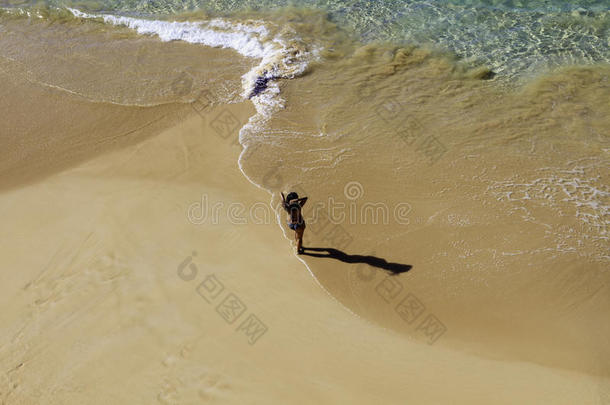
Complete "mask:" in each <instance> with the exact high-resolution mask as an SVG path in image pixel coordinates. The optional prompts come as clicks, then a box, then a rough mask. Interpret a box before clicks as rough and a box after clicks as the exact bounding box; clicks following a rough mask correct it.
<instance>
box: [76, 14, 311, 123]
mask: <svg viewBox="0 0 610 405" xmlns="http://www.w3.org/2000/svg"><path fill="white" fill-rule="evenodd" d="M68 10H69V11H70V12H71V13H72V14H74V16H75V17H78V18H87V19H95V18H101V19H102V20H103V21H104V22H105V23H108V24H113V25H123V26H126V27H128V28H131V29H133V30H136V31H137V32H138V33H139V34H143V35H156V36H158V37H159V38H160V39H161V40H162V41H166V42H168V41H184V42H188V43H192V44H202V45H206V46H210V47H215V48H229V49H233V50H235V51H237V52H238V53H239V54H241V55H243V56H245V57H248V58H254V59H260V62H259V64H258V65H257V66H255V67H254V68H252V69H251V70H250V71H249V72H247V73H246V74H244V75H243V76H242V90H243V91H242V97H244V98H247V97H250V96H251V95H252V94H253V91H254V89H255V87H256V81H257V79H259V78H260V77H264V78H266V79H267V80H268V82H267V88H266V89H265V90H264V91H261V92H260V93H259V94H258V95H257V96H255V97H252V102H253V103H254V105H255V107H256V110H257V112H258V113H259V114H261V117H259V118H261V119H266V118H268V117H269V116H271V114H272V113H273V112H274V111H277V109H278V108H283V107H284V101H283V100H282V99H281V98H280V96H279V87H278V86H277V85H276V84H275V83H273V82H272V80H275V79H278V78H287V79H291V78H294V77H296V76H298V75H300V74H302V73H303V72H304V71H305V69H306V68H307V65H308V62H309V60H310V59H311V57H312V56H313V54H312V53H310V52H308V51H306V50H305V49H304V47H298V46H297V45H289V43H291V44H298V38H294V36H293V37H291V38H283V37H282V34H278V35H276V36H274V37H273V38H270V33H269V30H268V29H267V27H266V26H265V25H264V24H263V22H262V21H257V20H248V21H246V22H232V21H227V20H223V19H220V18H215V19H212V20H209V21H198V22H190V21H160V20H146V19H141V18H133V17H124V16H116V15H111V14H88V13H84V12H82V11H80V10H76V9H73V8H68ZM283 34H284V35H286V34H293V33H286V31H283ZM295 39H296V41H295ZM255 121H256V120H255ZM250 123H251V124H252V120H251V122H250Z"/></svg>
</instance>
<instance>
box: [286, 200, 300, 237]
mask: <svg viewBox="0 0 610 405" xmlns="http://www.w3.org/2000/svg"><path fill="white" fill-rule="evenodd" d="M284 209H285V210H286V211H287V212H288V213H289V214H291V216H292V210H300V209H301V204H299V203H298V202H293V203H290V204H288V203H286V204H284ZM297 212H298V211H297ZM299 217H300V218H299V219H297V222H292V218H291V222H288V227H289V228H290V229H292V230H293V231H296V230H297V229H299V228H304V227H305V221H303V218H301V216H300V215H299Z"/></svg>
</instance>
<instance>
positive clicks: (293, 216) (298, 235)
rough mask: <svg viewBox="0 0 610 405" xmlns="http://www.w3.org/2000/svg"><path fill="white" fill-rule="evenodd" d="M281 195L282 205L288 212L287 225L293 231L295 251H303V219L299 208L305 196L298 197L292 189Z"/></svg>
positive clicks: (305, 200) (304, 200)
mask: <svg viewBox="0 0 610 405" xmlns="http://www.w3.org/2000/svg"><path fill="white" fill-rule="evenodd" d="M280 194H281V195H282V206H283V207H284V209H285V210H286V212H287V213H288V219H289V221H288V227H289V228H290V229H292V230H293V231H294V240H295V242H296V244H297V253H298V254H301V253H303V233H304V232H305V220H304V219H303V215H301V208H302V207H303V205H305V202H307V197H303V198H299V195H298V194H297V193H295V192H294V191H293V192H291V193H288V195H287V196H286V197H284V193H280Z"/></svg>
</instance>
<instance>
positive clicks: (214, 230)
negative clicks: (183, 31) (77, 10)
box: [0, 9, 610, 405]
mask: <svg viewBox="0 0 610 405" xmlns="http://www.w3.org/2000/svg"><path fill="white" fill-rule="evenodd" d="M62 13H63V14H62ZM62 13H60V14H59V16H55V15H54V14H52V13H51V14H52V15H51V17H52V18H51V17H50V18H51V19H50V21H51V22H50V23H47V22H39V21H36V20H34V21H32V20H30V19H29V17H28V19H27V20H23V19H20V18H22V17H19V18H17V17H11V18H5V17H6V16H4V17H3V18H5V19H4V20H0V22H1V23H2V24H0V28H1V29H2V31H0V34H1V35H2V36H0V110H2V111H3V120H2V121H1V122H0V143H1V146H2V148H1V149H0V212H2V223H3V224H2V230H3V235H4V237H3V239H2V244H1V245H0V269H1V271H2V283H1V284H0V324H1V325H2V329H1V333H0V366H1V368H2V372H1V373H0V404H2V405H5V404H6V405H9V404H10V405H13V404H28V405H29V404H51V405H55V404H109V403H112V404H140V403H142V404H154V403H159V404H168V405H169V404H208V403H210V404H211V403H218V404H286V403H288V404H344V403H345V404H346V403H350V404H373V403H381V404H405V403H408V404H412V403H414V404H490V403H493V404H541V403H542V404H544V403H553V404H566V405H567V404H607V403H610V349H609V348H608V345H607V341H608V336H610V324H609V323H608V322H607V319H608V314H609V312H610V294H608V285H609V284H608V281H610V273H609V272H608V268H607V267H608V266H607V263H608V243H607V238H608V236H607V230H608V196H609V195H610V194H609V193H608V180H609V176H610V172H609V171H608V166H607V165H606V163H607V162H608V151H609V149H608V148H607V130H608V128H610V121H609V119H610V114H608V105H609V104H608V101H610V99H609V98H610V93H608V91H607V90H608V81H607V78H608V73H609V70H608V66H607V64H603V63H600V64H593V65H586V66H571V67H567V68H562V69H557V70H554V71H552V72H550V73H548V74H546V75H541V76H540V77H536V78H533V79H530V81H529V82H527V83H526V84H523V85H521V87H518V88H517V89H516V90H515V89H513V88H510V90H506V89H507V88H509V87H508V85H507V84H505V83H504V84H503V82H501V81H490V80H489V79H490V77H491V75H490V70H489V69H487V70H486V69H482V68H475V69H472V68H468V67H465V66H464V65H459V64H456V63H454V61H452V60H451V58H449V57H447V55H444V54H439V53H437V52H434V51H431V50H430V49H428V48H425V47H421V48H417V47H396V46H390V45H388V44H373V45H371V44H368V45H362V44H359V43H355V44H354V43H350V42H349V40H348V39H347V36H346V34H345V33H344V32H343V31H341V30H339V29H338V28H337V26H336V25H335V22H331V21H330V20H329V19H327V18H326V17H325V16H324V15H322V14H320V13H318V12H311V11H300V10H296V11H295V10H292V9H290V10H288V11H285V12H279V13H277V14H274V15H273V17H270V21H271V22H268V23H267V25H266V26H265V27H270V28H268V29H269V30H270V31H271V32H272V33H273V34H274V35H276V34H277V35H278V37H281V35H288V34H290V35H292V34H293V33H294V32H298V33H299V35H300V36H299V37H298V38H297V39H294V40H293V41H292V42H291V41H276V42H274V43H273V44H272V45H273V46H276V47H277V46H279V45H277V44H281V46H282V47H280V48H278V49H276V48H273V46H271V45H269V44H266V43H265V44H266V45H268V48H264V47H262V48H261V49H264V50H265V52H267V51H268V49H272V50H273V52H275V53H271V54H272V55H273V56H274V57H275V56H277V55H278V54H279V55H281V58H280V59H274V58H272V57H269V55H268V54H264V55H263V57H262V58H260V57H259V56H260V55H258V54H257V53H256V52H257V50H258V49H259V48H257V47H256V46H254V45H252V43H255V42H256V40H259V39H260V38H265V36H264V35H263V34H265V31H264V30H263V28H261V27H263V25H261V24H262V23H261V24H259V22H258V20H255V21H254V22H253V20H250V19H246V17H247V18H250V17H251V16H250V14H248V13H254V12H252V11H248V12H245V14H243V15H240V17H239V18H242V20H240V21H243V24H242V25H239V24H234V26H231V27H232V28H227V27H228V26H229V24H228V23H227V22H226V21H225V22H224V23H223V22H222V21H224V20H216V22H213V23H210V22H208V23H207V24H208V26H207V28H206V29H212V28H214V27H220V28H219V29H221V30H224V31H220V32H221V34H223V35H225V34H227V32H229V33H231V32H233V33H237V34H239V35H241V36H239V35H237V34H236V36H235V38H237V39H235V38H233V37H231V36H230V35H228V34H227V38H229V39H228V40H227V41H229V42H230V41H233V42H235V43H237V44H239V46H242V47H244V49H248V51H247V52H246V51H244V50H241V51H240V50H239V49H236V45H235V46H234V45H231V46H223V47H220V46H212V45H213V44H212V45H209V44H208V43H207V42H205V41H209V42H210V43H212V42H213V41H216V40H218V38H217V37H215V36H210V35H208V34H209V33H208V32H207V31H205V33H206V35H208V37H202V38H203V39H201V38H199V39H197V41H199V42H191V43H189V42H188V41H186V40H183V39H181V40H177V39H175V38H169V39H163V38H162V36H163V35H174V34H175V32H177V31H176V30H173V31H172V30H165V28H167V26H166V25H163V24H166V21H165V20H163V21H161V22H157V23H158V24H161V25H160V26H161V27H163V30H160V31H159V33H157V34H158V35H157V34H155V35H157V36H155V35H152V34H151V33H150V32H149V33H147V35H141V33H140V34H138V35H136V33H134V32H132V31H133V29H134V27H136V28H137V27H140V29H144V28H142V27H145V28H146V29H149V30H152V28H150V26H148V25H146V24H147V23H146V22H145V21H144V20H139V19H134V20H129V24H131V26H126V25H129V24H127V23H125V24H123V25H120V24H118V25H119V26H118V27H114V26H111V25H110V22H109V21H110V20H109V21H101V20H100V18H99V17H97V20H95V19H94V18H93V17H88V16H85V17H79V18H80V19H78V18H76V19H75V18H74V16H73V15H72V14H74V12H72V14H70V13H69V12H67V11H66V12H62ZM66 16H68V17H66ZM0 17H2V15H0ZM203 17H206V18H207V16H203ZM203 17H202V15H201V14H196V15H194V17H193V16H188V15H187V16H186V17H185V16H182V17H181V18H182V20H181V21H180V24H182V23H184V21H187V22H189V21H191V20H189V18H197V19H202V18H203ZM258 17H260V16H258V15H257V18H258ZM24 18H25V17H24ZM45 18H47V16H45ZM41 19H42V18H41ZM91 19H94V21H93V22H90V21H89V20H91ZM183 20H184V21H183ZM24 21H26V22H24ZM45 21H46V20H45ZM142 21H144V22H142ZM206 21H207V20H206ZM219 21H220V22H219ZM312 21H313V22H315V24H313V23H312ZM111 22H112V21H111ZM138 24H139V25H138ZM184 24H187V23H184ZM223 24H224V25H223ZM274 24H277V25H274ZM176 26H178V27H187V28H188V30H187V32H189V33H191V34H192V32H194V31H196V30H195V29H194V28H193V27H191V26H188V25H184V26H179V25H173V26H172V27H174V28H175V27H176ZM155 27H156V26H155ZM287 27H289V28H287ZM230 29H233V30H234V31H230ZM265 29H267V28H265ZM189 30H190V31H189ZM168 33H169V34H168ZM246 34H247V35H252V36H249V37H244V35H246ZM256 35H258V36H256ZM324 36H327V37H330V38H332V41H334V42H332V41H331V42H332V46H331V45H329V44H327V43H324V44H322V43H321V42H316V41H317V40H318V38H323V37H324ZM70 38H71V39H74V41H73V42H70V41H68V39H70ZM188 38H190V37H188ZM209 38H212V39H209ZM219 38H225V37H224V36H222V35H219ZM243 38H247V39H248V40H249V41H250V42H247V41H246V42H244V41H243ZM281 38H284V37H281ZM324 38H325V37H324ZM66 41H68V42H66ZM261 41H262V40H261ZM320 41H322V40H320ZM329 41H330V40H329ZM233 42H230V43H231V44H233ZM67 43H68V44H70V48H69V50H67V49H68V45H66V44H67ZM202 43H203V45H205V46H203V45H201V44H202ZM43 45H44V47H43ZM208 45H209V46H208ZM322 45H324V46H322ZM316 46H319V47H320V48H316ZM45 47H46V48H45ZM231 47H233V48H232V49H223V48H231ZM42 48H45V49H46V50H45V51H44V53H42ZM248 52H250V53H248ZM252 55H254V56H252ZM286 55H288V56H286ZM311 55H318V57H319V59H312V60H309V59H307V58H309V57H312V56H311ZM312 58H313V57H312ZM305 62H307V63H305ZM91 72H95V74H94V75H92V74H91ZM269 72H274V74H275V76H270V75H269ZM278 72H279V73H278ZM339 72H340V73H339ZM265 75H267V76H265ZM251 79H255V80H254V81H253V82H252V81H249V80H251ZM431 134H432V135H431ZM288 191H298V193H299V194H300V195H301V196H307V197H308V198H309V200H308V202H307V204H306V205H305V206H304V209H303V215H304V217H305V220H306V222H307V228H306V231H305V239H304V245H305V247H306V250H305V253H304V254H303V255H297V254H296V251H295V246H294V242H293V233H292V231H291V230H290V229H288V226H287V224H286V213H285V212H283V211H282V209H281V208H280V201H281V197H280V192H284V193H286V192H288Z"/></svg>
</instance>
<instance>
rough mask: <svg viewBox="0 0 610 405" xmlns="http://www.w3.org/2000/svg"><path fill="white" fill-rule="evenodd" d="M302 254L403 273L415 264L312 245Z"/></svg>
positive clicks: (305, 248) (304, 249)
mask: <svg viewBox="0 0 610 405" xmlns="http://www.w3.org/2000/svg"><path fill="white" fill-rule="evenodd" d="M308 251H312V252H326V254H323V253H309V252H308ZM301 254H302V255H305V256H312V257H327V258H330V259H336V260H339V261H341V262H344V263H366V264H368V265H369V266H372V267H377V268H380V269H384V270H387V271H389V272H391V273H393V274H401V273H406V272H407V271H409V270H411V268H412V267H413V266H411V265H410V264H401V263H389V262H387V261H386V260H385V259H382V258H380V257H377V256H362V255H348V254H347V253H345V252H342V251H340V250H339V249H333V248H311V247H303V253H301Z"/></svg>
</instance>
